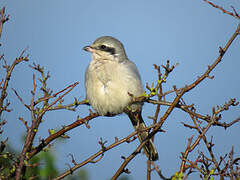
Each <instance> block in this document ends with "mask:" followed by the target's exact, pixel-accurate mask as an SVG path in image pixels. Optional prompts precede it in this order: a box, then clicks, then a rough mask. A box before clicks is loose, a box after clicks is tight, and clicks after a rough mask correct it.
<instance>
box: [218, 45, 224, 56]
mask: <svg viewBox="0 0 240 180" xmlns="http://www.w3.org/2000/svg"><path fill="white" fill-rule="evenodd" d="M219 54H220V56H223V55H224V54H225V51H224V50H223V48H222V47H221V46H219Z"/></svg>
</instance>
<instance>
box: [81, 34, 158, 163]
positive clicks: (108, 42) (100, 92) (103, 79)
mask: <svg viewBox="0 0 240 180" xmlns="http://www.w3.org/2000/svg"><path fill="white" fill-rule="evenodd" d="M83 49H84V50H86V51H88V52H91V53H92V61H91V62H90V64H89V66H88V67H87V69H86V72H85V88H86V95H87V97H86V98H87V100H88V101H89V103H90V104H91V106H92V107H93V109H94V110H95V111H96V112H97V113H98V114H99V115H103V116H114V115H117V114H121V113H123V112H125V113H126V114H127V115H128V117H129V118H130V120H131V122H132V124H133V126H134V128H135V129H139V130H141V129H143V128H145V127H146V125H145V123H144V121H143V119H142V116H141V111H142V103H131V101H132V95H133V96H134V97H137V96H140V95H141V94H143V93H144V89H143V86H142V83H141V77H140V74H139V72H138V69H137V67H136V65H135V64H134V63H133V62H132V61H130V60H129V59H128V57H127V55H126V53H125V50H124V47H123V44H122V43H121V42H120V41H119V40H117V39H115V38H113V37H111V36H103V37H100V38H98V39H96V40H95V41H94V43H93V44H92V45H90V46H85V47H84V48H83ZM147 136H148V132H146V131H143V132H140V133H138V139H139V140H140V142H142V141H143V140H144V139H145V138H146V137H147ZM144 152H145V154H146V155H147V157H148V158H149V159H150V160H153V161H155V160H157V159H158V153H157V150H156V148H155V146H154V144H153V142H152V140H149V141H148V142H147V143H146V144H145V146H144Z"/></svg>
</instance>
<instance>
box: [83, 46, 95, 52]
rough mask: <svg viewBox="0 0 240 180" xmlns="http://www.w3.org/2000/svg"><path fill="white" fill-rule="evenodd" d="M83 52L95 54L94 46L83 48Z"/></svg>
mask: <svg viewBox="0 0 240 180" xmlns="http://www.w3.org/2000/svg"><path fill="white" fill-rule="evenodd" d="M83 50H85V51H88V52H93V51H94V48H93V47H92V46H85V47H83Z"/></svg>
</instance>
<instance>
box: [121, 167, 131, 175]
mask: <svg viewBox="0 0 240 180" xmlns="http://www.w3.org/2000/svg"><path fill="white" fill-rule="evenodd" d="M123 172H124V173H126V174H130V173H131V171H129V169H128V168H126V169H123Z"/></svg>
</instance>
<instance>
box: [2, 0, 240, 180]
mask: <svg viewBox="0 0 240 180" xmlns="http://www.w3.org/2000/svg"><path fill="white" fill-rule="evenodd" d="M204 1H205V2H207V3H208V4H210V5H212V6H213V7H215V8H217V9H220V10H221V11H222V12H224V13H226V14H229V15H231V16H233V17H235V18H238V19H239V18H240V17H239V14H238V13H237V12H236V10H235V9H234V8H233V11H234V12H229V11H226V10H225V9H223V8H222V7H220V6H217V5H215V4H214V3H212V2H210V1H208V0H204ZM0 13H1V22H0V38H1V35H2V27H3V24H4V23H5V22H6V21H8V20H9V15H8V16H6V15H5V8H2V9H1V12H0ZM239 34H240V24H239V25H238V27H237V29H236V31H235V32H234V34H233V35H232V37H231V38H230V40H229V41H228V42H227V44H226V45H225V47H224V48H222V47H219V56H218V58H217V59H216V60H215V61H214V62H213V64H212V65H210V66H208V68H207V70H206V71H205V72H204V73H203V74H202V75H201V76H200V77H199V78H197V79H196V80H195V81H194V82H193V83H192V84H190V85H186V86H185V87H182V88H177V87H175V86H174V87H173V89H172V90H169V91H166V92H163V84H164V83H166V79H167V77H168V76H169V74H170V73H171V72H172V71H173V70H174V68H175V67H176V66H177V64H176V65H173V66H170V61H167V63H166V65H162V66H161V67H160V66H157V65H154V68H155V69H156V70H157V74H158V80H157V83H156V85H155V86H154V84H152V86H151V87H150V86H149V85H148V84H147V85H146V88H147V89H148V91H149V94H147V93H145V94H144V95H143V96H141V97H133V96H132V95H131V94H129V95H130V96H132V98H133V102H147V103H151V104H156V111H155V113H154V116H153V117H149V118H150V119H152V120H153V124H152V125H151V126H149V127H147V128H145V129H143V130H142V131H148V132H149V135H148V137H147V138H146V139H145V140H144V141H143V142H142V143H141V144H139V146H138V147H137V148H136V149H135V150H134V151H133V152H132V153H131V154H130V155H129V156H128V157H123V156H122V159H123V160H124V161H123V163H122V164H121V166H120V167H119V169H118V170H117V171H116V172H115V174H114V175H113V177H112V180H115V179H117V178H118V177H119V176H120V175H121V174H122V173H130V171H129V169H127V168H126V166H127V165H128V164H129V163H130V162H131V160H132V159H133V158H135V157H136V155H138V154H139V153H140V152H141V149H142V148H143V146H144V145H145V144H146V143H147V141H148V140H149V139H152V140H154V136H155V135H156V134H157V133H158V132H162V131H163V130H162V129H161V128H162V125H163V124H164V123H165V122H166V120H167V119H168V117H169V115H170V114H171V113H172V111H173V110H174V109H175V108H178V109H180V110H182V111H184V112H186V113H187V114H188V115H189V116H190V118H191V120H192V122H193V125H192V124H191V125H190V124H186V123H183V125H184V126H185V127H187V128H191V129H194V130H196V131H197V132H198V136H197V137H196V138H195V140H193V138H194V137H193V136H192V137H190V138H189V139H188V144H187V147H186V149H185V151H184V152H183V153H182V156H181V160H182V163H181V166H180V168H179V172H178V173H177V174H175V175H174V176H172V177H171V179H172V178H173V177H183V175H182V174H183V173H186V171H188V172H187V173H186V174H185V176H184V177H183V179H186V178H187V177H188V176H189V175H190V174H191V173H192V172H193V169H195V170H197V171H199V172H200V174H201V177H202V178H205V179H209V178H210V176H213V175H215V176H216V175H219V176H220V177H221V178H224V177H230V178H231V179H233V178H235V179H237V178H239V177H240V172H239V169H238V167H237V168H235V167H236V165H238V162H239V161H240V158H234V151H233V148H232V150H231V152H230V153H229V156H228V158H229V159H228V160H227V162H226V161H225V159H226V156H225V157H220V159H219V160H218V159H217V158H216V156H215V153H214V151H213V146H214V144H213V142H212V139H211V140H210V141H209V140H208V139H207V137H206V133H207V131H208V130H209V129H210V128H211V127H213V126H218V127H224V128H225V129H226V128H228V127H230V126H232V125H234V124H235V123H237V122H239V121H240V117H238V118H237V119H235V120H234V121H232V122H230V123H225V122H220V120H221V114H220V113H221V112H223V111H226V110H228V109H229V107H230V106H237V105H238V102H237V101H236V99H231V100H230V101H229V102H227V103H225V104H224V105H223V106H217V107H216V108H213V109H212V114H211V116H210V115H202V114H200V113H197V112H196V109H195V108H194V105H186V103H185V102H184V101H183V96H184V94H186V93H187V92H189V91H190V90H192V89H193V88H195V87H197V86H198V84H199V83H201V82H202V81H203V80H204V79H206V78H213V77H211V76H210V73H211V72H212V70H213V69H214V68H215V67H216V66H217V65H218V63H219V62H221V60H222V58H223V56H224V54H225V53H226V51H227V50H228V48H229V47H230V45H231V44H232V42H233V40H234V39H236V37H237V36H238V35H239ZM25 51H26V49H25V50H24V51H23V52H22V53H21V55H20V56H19V58H17V59H16V60H15V61H14V62H13V64H12V65H11V66H9V65H7V64H6V63H5V65H4V68H5V69H6V77H5V78H4V79H3V80H1V81H0V87H1V90H2V91H1V97H0V117H1V114H2V112H3V111H9V110H8V109H7V107H8V106H9V104H10V103H9V102H8V101H6V103H5V104H4V101H5V99H6V97H7V88H8V83H9V80H10V77H11V74H12V71H13V69H14V68H15V66H16V65H17V64H18V63H20V62H22V61H28V56H23V55H24V53H25ZM3 58H4V55H1V56H0V60H1V59H3ZM4 62H5V61H4ZM30 67H31V68H32V69H34V70H36V71H37V72H38V73H40V76H41V78H40V80H39V81H40V83H41V87H40V90H41V92H42V94H43V96H42V97H38V93H37V87H38V86H37V81H36V78H35V74H33V90H32V91H31V94H32V98H31V101H30V103H29V104H26V103H25V102H24V100H23V98H22V97H21V96H20V95H19V94H18V93H17V91H16V90H15V89H13V91H14V93H15V95H16V96H17V98H18V99H19V100H20V102H21V103H22V104H23V105H24V106H25V107H26V108H27V109H28V110H29V111H30V113H31V122H30V121H27V120H24V119H23V118H21V117H20V118H19V119H20V120H21V121H22V122H23V123H24V125H25V127H26V132H27V134H26V139H25V143H24V147H23V149H22V152H21V155H20V157H19V160H18V161H17V162H16V163H15V165H16V171H15V173H16V180H20V179H22V178H23V176H24V173H25V169H26V164H25V161H28V160H30V159H31V158H32V157H34V156H35V155H36V154H38V153H39V152H40V151H42V150H43V149H44V148H45V147H46V146H48V145H50V143H52V142H53V141H54V140H55V139H57V138H58V137H62V136H63V135H65V133H66V132H68V131H70V130H71V129H73V128H76V127H78V126H80V125H82V124H85V125H86V127H87V128H90V126H89V125H88V122H89V121H90V120H91V119H94V118H96V117H98V116H99V115H98V114H96V113H92V112H90V114H89V115H88V116H86V117H85V118H80V117H78V118H77V120H76V121H75V122H73V123H71V124H69V125H66V126H63V127H62V128H61V129H60V130H58V131H57V132H55V131H49V132H50V135H49V136H48V137H47V138H45V139H42V140H41V142H40V143H39V144H38V145H37V146H36V147H33V141H34V139H35V137H36V134H37V132H38V129H39V126H40V124H41V122H42V119H43V116H44V115H45V113H47V112H48V111H54V110H59V109H66V110H73V111H74V110H75V108H76V107H77V106H79V105H81V104H87V101H86V100H83V101H78V100H77V99H76V98H75V99H74V102H73V103H70V104H67V105H62V103H63V101H64V100H63V98H64V97H65V96H66V95H67V94H69V93H70V92H71V91H72V89H73V88H75V87H76V85H77V84H78V82H77V83H74V84H71V85H69V86H67V87H66V88H64V89H62V90H60V91H58V92H56V93H53V91H51V90H50V89H48V88H47V80H48V79H49V78H50V75H49V73H47V74H45V71H44V68H43V67H41V66H40V65H36V64H33V65H32V66H30ZM161 68H162V69H163V70H164V72H162V71H161ZM171 93H175V94H176V96H175V98H174V99H173V101H172V102H168V101H166V100H165V99H166V96H167V95H168V94H171ZM154 97H157V99H156V100H155V99H153V98H154ZM161 106H167V107H168V109H167V110H166V111H165V112H164V113H163V115H162V116H160V110H161ZM203 122H204V123H205V124H206V125H205V126H204V127H203ZM5 123H6V122H5V121H2V122H0V134H1V133H2V127H3V125H4V124H5ZM138 133H139V132H138V131H134V132H133V133H131V134H129V135H128V136H127V137H125V138H122V139H120V140H118V138H115V142H114V143H112V144H111V145H109V146H106V141H103V140H102V138H100V141H99V145H100V150H99V151H98V152H96V153H95V154H93V155H91V156H90V157H89V158H87V159H85V160H84V161H82V162H81V163H77V162H76V161H75V159H74V157H73V155H70V156H71V158H72V163H73V167H71V168H70V169H69V170H67V171H66V172H64V173H62V174H61V175H60V176H58V177H56V178H55V180H57V179H62V178H64V177H66V176H67V175H69V174H72V173H73V172H74V171H76V170H77V169H79V168H81V167H83V166H84V165H86V164H89V163H97V162H99V161H100V160H101V159H102V158H103V157H104V154H105V152H107V151H109V150H110V149H113V148H114V147H116V146H118V145H120V144H122V143H125V142H127V143H130V142H132V141H134V140H135V139H136V137H137V134H138ZM201 140H203V142H204V143H205V146H206V147H207V150H208V153H209V156H210V157H207V156H206V155H204V154H203V153H202V152H199V156H198V157H197V158H196V159H195V161H193V162H192V161H190V160H189V159H188V156H189V154H190V153H191V152H192V151H193V150H195V149H196V147H197V146H198V145H199V143H200V141H201ZM6 141H7V140H6ZM4 145H5V143H3V144H1V146H0V152H2V151H3V149H4V148H5V146H4ZM199 164H201V166H200V167H199ZM223 164H224V165H223ZM221 165H222V166H223V167H222V166H221ZM152 167H153V168H152ZM147 168H148V169H147V171H148V172H147V179H149V180H150V179H151V172H152V171H153V170H155V171H156V172H157V173H158V175H159V177H160V178H161V179H169V178H166V177H164V176H163V174H162V172H161V170H160V169H159V167H158V166H157V165H156V164H155V163H154V162H151V161H149V160H148V161H147ZM0 178H1V177H0Z"/></svg>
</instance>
